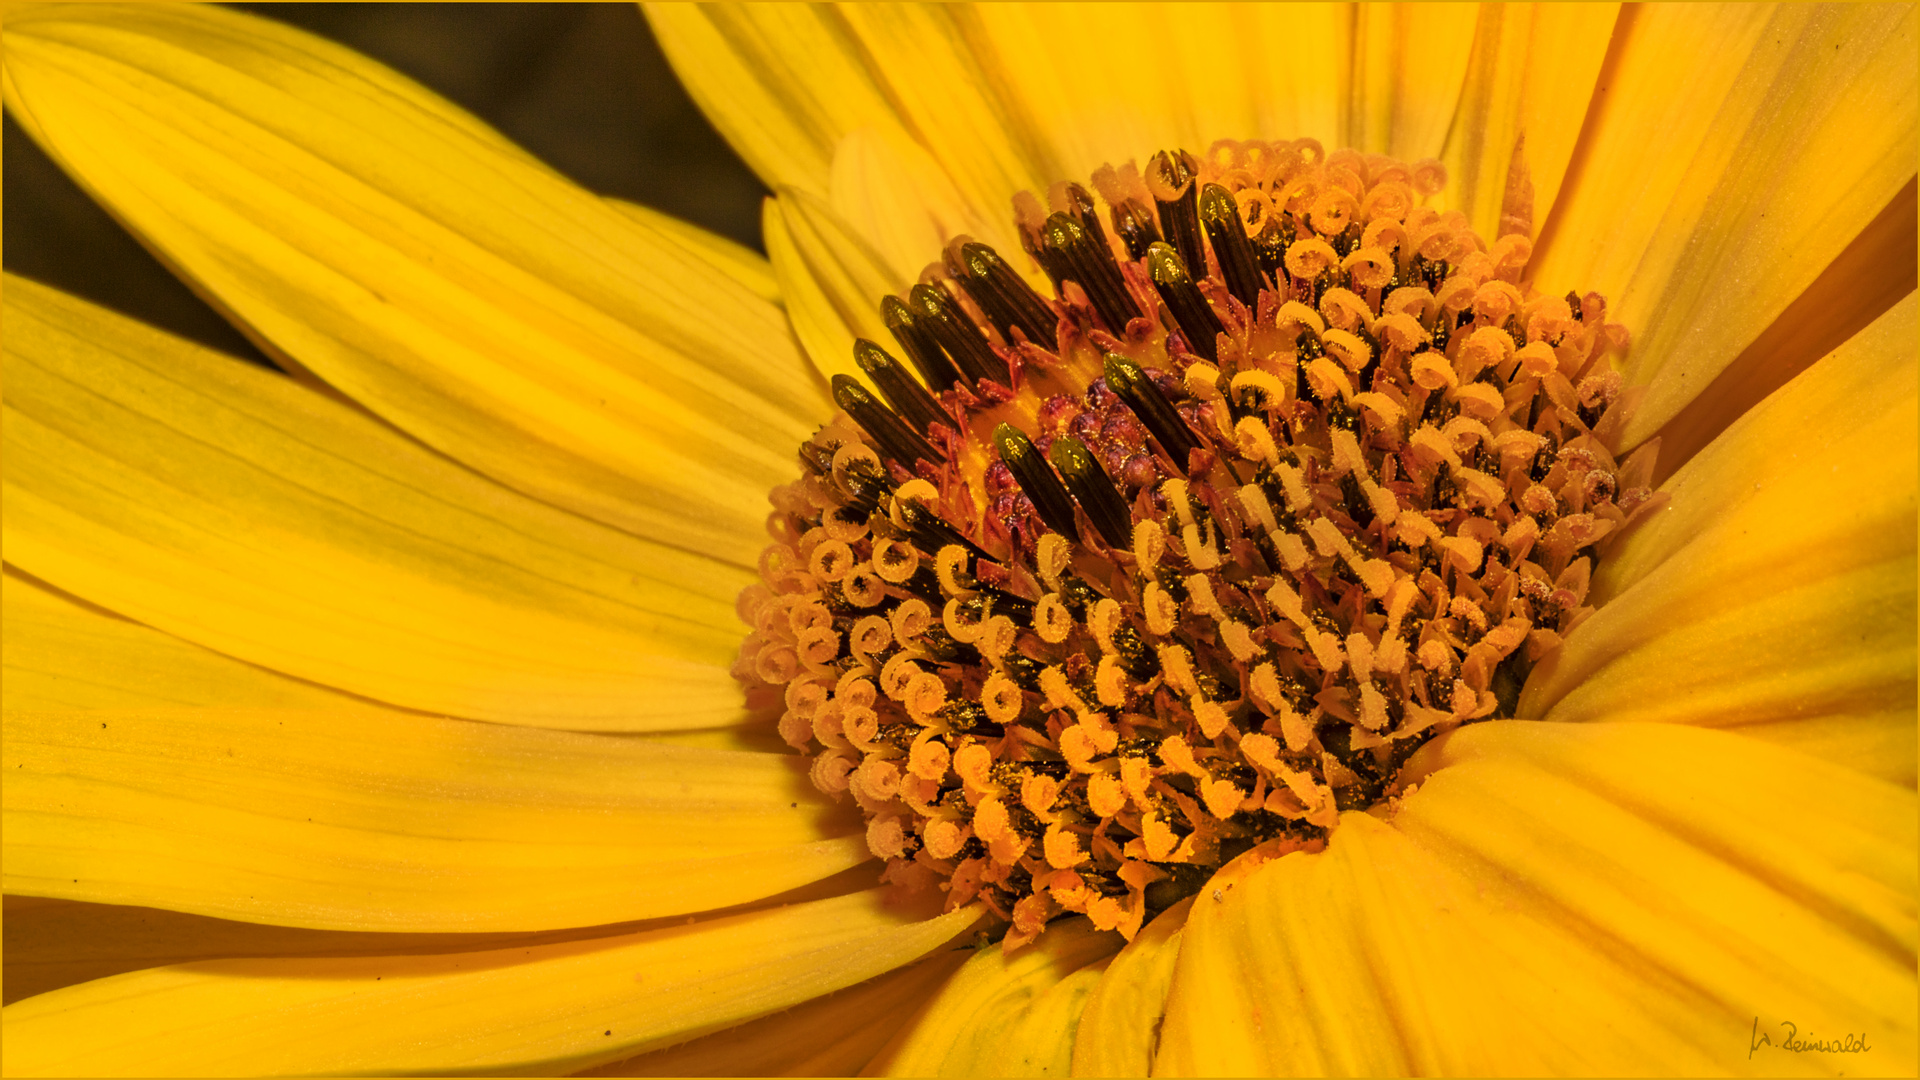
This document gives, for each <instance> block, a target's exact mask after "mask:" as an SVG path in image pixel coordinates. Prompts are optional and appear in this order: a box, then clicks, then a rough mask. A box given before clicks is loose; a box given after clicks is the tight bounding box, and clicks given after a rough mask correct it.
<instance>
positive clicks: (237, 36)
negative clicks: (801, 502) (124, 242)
mask: <svg viewBox="0 0 1920 1080" xmlns="http://www.w3.org/2000/svg"><path fill="white" fill-rule="evenodd" d="M6 44H7V66H6V100H7V104H8V108H9V110H10V111H11V112H12V113H14V114H15V115H17V116H19V117H20V118H21V122H22V124H23V126H25V127H26V128H27V129H28V131H29V132H30V133H32V134H33V136H34V138H35V139H36V140H38V141H39V142H40V143H41V144H42V145H43V146H44V147H45V148H46V149H47V150H48V152H49V154H50V155H51V156H52V157H53V158H54V159H55V160H56V161H58V162H59V163H60V164H61V165H62V167H64V168H65V169H67V170H68V171H69V172H70V173H71V174H73V175H74V176H75V177H76V178H77V179H78V180H79V182H80V183H81V185H82V186H83V187H85V188H87V190H88V191H89V192H90V193H92V194H93V195H94V196H95V198H97V199H99V200H100V201H101V202H102V203H104V204H105V205H106V206H107V207H108V209H109V210H110V211H112V213H113V214H114V216H115V217H116V218H118V219H119V220H120V221H121V222H122V223H124V224H126V225H127V226H128V227H129V228H131V229H132V230H133V231H134V232H135V233H137V234H138V235H139V236H140V238H141V239H142V240H143V241H144V242H145V243H146V244H147V245H148V246H149V247H151V248H153V249H154V250H155V251H156V252H158V253H159V254H160V256H161V258H162V259H163V260H164V261H166V262H167V263H168V264H169V265H170V266H172V267H173V268H175V269H176V270H177V271H179V272H180V273H182V274H183V275H185V276H186V277H187V278H188V279H189V280H190V281H191V282H192V283H193V284H194V285H195V286H196V288H197V289H198V290H200V291H201V292H202V293H203V294H205V295H208V296H210V297H211V298H212V299H213V300H214V302H215V303H216V305H217V306H219V307H221V308H222V309H223V310H225V311H226V312H227V313H228V314H229V315H231V316H232V317H234V318H235V319H237V320H238V321H239V322H240V323H241V324H242V325H243V326H244V327H246V328H247V329H248V330H249V331H250V333H251V335H252V336H253V337H254V338H255V339H256V340H260V341H262V342H263V343H264V344H265V345H266V347H267V348H268V350H269V352H270V353H272V354H273V355H276V356H284V357H288V358H290V359H291V361H292V362H293V363H296V364H297V365H299V366H300V367H302V368H304V369H306V370H308V371H311V372H313V373H314V374H316V375H318V376H319V377H321V378H323V379H325V380H326V381H327V382H329V383H331V384H333V385H334V386H336V387H338V388H339V389H340V390H342V391H344V392H345V393H346V394H348V395H349V396H350V397H352V398H354V399H355V400H356V401H358V402H360V403H362V404H364V405H366V406H367V407H368V408H370V409H372V410H373V411H374V412H375V413H377V414H379V415H380V416H382V417H383V418H385V419H387V420H390V421H391V422H393V423H394V424H395V425H397V426H399V427H401V428H402V429H404V430H406V431H408V432H409V433H411V434H413V435H415V436H417V437H419V438H420V439H421V440H422V441H424V442H426V443H428V444H429V445H431V446H433V447H435V448H436V449H439V450H442V451H444V452H445V453H447V454H449V455H450V456H452V457H454V458H456V459H458V460H460V461H462V462H465V463H467V464H469V465H472V466H474V467H475V468H477V469H479V470H480V471H482V472H484V473H487V474H488V475H491V476H494V477H496V478H499V479H501V480H502V481H504V482H505V483H507V484H508V485H509V486H511V487H514V488H517V489H519V490H522V491H525V492H528V493H531V494H533V495H535V496H537V497H539V498H542V499H545V500H547V501H551V502H554V503H557V504H559V505H562V506H565V507H567V508H569V509H573V510H576V511H578V512H581V513H584V514H586V515H588V516H591V517H595V518H598V519H600V520H603V521H606V522H608V523H611V524H613V525H616V526H618V527H620V528H623V529H627V530H630V531H633V532H635V533H638V534H640V535H642V536H646V537H650V538H653V539H658V540H662V541H665V542H669V543H672V544H675V545H677V546H681V547H684V548H687V549H689V550H695V551H701V552H706V553H710V554H713V555H716V556H718V557H721V558H726V559H730V560H732V561H734V562H736V563H739V564H742V565H751V564H752V562H753V560H754V559H755V558H756V557H757V555H758V549H759V547H760V540H759V535H760V523H761V521H762V519H763V518H764V517H765V512H766V502H765V496H766V492H767V491H768V489H770V488H771V487H772V486H773V485H775V484H777V483H781V482H784V481H785V480H787V479H789V478H790V477H791V473H792V464H791V462H792V447H793V445H794V443H795V442H796V441H797V440H798V439H800V438H803V437H804V436H805V435H806V434H807V432H808V430H809V429H810V427H811V426H812V424H814V423H816V422H817V421H818V419H819V418H820V417H821V416H822V415H824V412H825V399H824V396H823V390H824V387H821V386H820V385H819V384H818V381H817V380H816V379H815V378H814V376H813V375H812V373H811V372H810V371H808V370H807V368H806V365H805V363H804V361H803V360H802V359H801V358H800V356H799V355H798V350H797V349H795V348H794V346H793V343H792V339H791V336H790V335H789V334H788V333H787V330H786V327H785V325H784V320H783V319H782V317H781V313H780V311H779V309H778V308H777V307H775V306H774V305H772V304H769V303H767V302H766V301H765V300H763V299H761V298H760V297H758V296H755V295H754V294H753V293H752V292H751V291H749V290H748V289H747V288H746V287H744V286H742V285H740V284H738V283H737V282H736V281H735V280H733V278H731V277H730V276H729V275H728V274H725V273H723V272H721V271H720V270H718V269H715V268H714V267H713V266H712V265H711V264H710V262H708V261H707V260H705V259H702V258H696V257H693V256H692V255H690V254H689V253H688V252H687V250H686V248H685V247H684V246H683V245H682V244H681V243H680V242H679V241H678V240H676V239H675V238H674V237H672V236H670V235H668V234H664V233H662V232H660V231H659V230H658V229H650V228H648V227H647V226H646V225H643V224H642V223H640V222H639V221H637V220H635V219H634V218H632V217H631V216H629V215H627V214H625V213H622V212H621V211H619V210H617V209H615V208H614V207H613V206H612V205H611V204H609V203H608V202H606V201H605V200H603V199H601V198H599V197H598V196H595V195H593V194H592V193H590V192H587V191H585V190H582V189H581V188H579V187H577V186H575V185H574V184H572V183H570V182H569V181H567V180H565V179H564V178H562V177H560V176H558V175H556V174H554V173H553V172H552V171H551V170H549V169H547V168H546V167H544V166H542V165H540V164H539V163H538V162H536V161H534V160H533V159H532V158H530V157H529V156H528V155H526V154H525V153H524V152H522V151H519V150H517V149H515V148H513V147H512V146H510V145H508V144H507V143H506V142H505V141H504V140H502V139H501V138H500V137H499V136H498V135H495V134H493V133H491V132H488V131H486V130H485V129H484V128H483V127H482V126H481V125H480V124H479V123H478V122H477V121H475V120H473V119H472V118H470V117H467V116H465V115H464V114H460V113H459V112H458V111H457V110H455V109H454V108H453V107H452V106H450V105H448V104H447V103H446V102H444V101H441V100H440V99H438V98H435V97H434V96H432V95H431V94H429V93H428V92H427V91H425V90H423V89H421V88H420V87H418V86H416V85H414V84H413V83H411V82H408V81H406V80H404V79H402V78H400V77H399V76H397V75H395V74H393V73H392V72H390V71H388V70H386V69H385V68H382V67H380V66H379V65H376V64H373V63H372V62H370V61H367V60H365V59H363V58H360V57H358V56H356V55H354V54H353V53H351V52H349V51H347V50H344V49H341V48H339V47H338V46H335V45H332V44H329V43H327V42H324V41H321V40H320V39H317V38H314V37H312V36H310V35H307V34H304V33H301V32H299V31H296V30H293V29H291V28H288V27H285V26H282V25H280V24H277V23H271V22H268V21H265V20H261V19H257V18H253V17H251V16H247V15H243V14H241V13H238V12H235V11H231V10H226V9H219V8H212V7H191V6H183V7H154V6H150V5H135V6H132V7H128V8H112V7H107V6H104V5H103V6H88V5H78V6H75V7H73V8H60V9H53V10H51V11H37V10H36V11H29V12H26V13H21V14H17V15H14V16H12V17H11V18H10V19H9V21H8V23H7V30H6Z"/></svg>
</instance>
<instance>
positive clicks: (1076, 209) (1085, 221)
mask: <svg viewBox="0 0 1920 1080" xmlns="http://www.w3.org/2000/svg"><path fill="white" fill-rule="evenodd" d="M1067 216H1069V217H1071V218H1073V220H1075V221H1077V222H1079V223H1080V227H1081V228H1083V229H1085V230H1087V235H1088V236H1090V237H1092V238H1093V242H1094V243H1096V244H1099V245H1100V246H1101V247H1106V246H1107V231H1106V230H1105V229H1102V228H1101V227H1100V214H1099V207H1097V206H1095V205H1094V202H1093V196H1092V195H1091V194H1089V193H1088V192H1087V189H1086V188H1083V187H1081V186H1080V185H1079V184H1074V183H1069V184H1068V185H1067Z"/></svg>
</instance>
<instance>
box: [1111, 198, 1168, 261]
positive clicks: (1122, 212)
mask: <svg viewBox="0 0 1920 1080" xmlns="http://www.w3.org/2000/svg"><path fill="white" fill-rule="evenodd" d="M1112 214H1113V231H1114V232H1115V233H1116V234H1117V235H1118V236H1119V237H1120V241H1121V243H1124V244H1126V245H1127V257H1128V258H1130V259H1133V260H1134V261H1136V262H1138V261H1139V260H1141V259H1144V258H1146V257H1147V248H1148V247H1149V246H1151V245H1153V244H1157V243H1159V242H1160V227H1159V226H1158V225H1155V224H1154V223H1153V215H1152V214H1150V213H1148V212H1147V209H1146V208H1145V207H1143V206H1140V205H1138V204H1137V203H1133V202H1124V203H1120V204H1119V205H1117V206H1115V207H1114V208H1113V210H1112Z"/></svg>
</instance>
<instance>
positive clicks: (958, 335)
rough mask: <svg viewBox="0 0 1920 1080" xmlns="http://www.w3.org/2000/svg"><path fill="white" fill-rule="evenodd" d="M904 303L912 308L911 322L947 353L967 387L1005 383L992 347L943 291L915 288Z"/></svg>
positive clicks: (1003, 368) (933, 287)
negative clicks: (982, 382) (990, 382)
mask: <svg viewBox="0 0 1920 1080" xmlns="http://www.w3.org/2000/svg"><path fill="white" fill-rule="evenodd" d="M907 302H908V304H909V305H910V306H911V307H912V310H913V317H914V321H916V322H917V323H919V324H920V325H921V326H924V327H926V328H927V332H928V333H930V334H932V335H933V339H934V340H935V341H937V342H939V343H940V347H941V348H943V349H945V350H946V351H947V356H948V357H949V358H951V359H952V360H953V366H954V367H956V368H959V369H960V374H961V375H962V376H964V377H965V378H966V380H967V384H968V385H969V386H972V385H974V384H977V383H978V382H979V381H980V380H981V379H992V380H993V381H995V382H997V383H1001V384H1003V385H1004V384H1005V383H1006V382H1007V381H1008V379H1007V365H1006V364H1004V363H1001V361H1000V358H999V357H998V356H995V355H994V354H993V346H992V345H989V344H987V339H986V336H985V335H983V334H982V333H980V328H979V327H977V326H975V325H973V320H972V319H969V318H967V315H966V312H964V311H961V310H960V308H959V306H958V305H957V304H955V303H954V302H953V298H952V297H950V296H948V295H947V290H946V289H944V288H942V287H940V286H938V285H915V286H914V287H913V291H912V292H910V293H908V294H907Z"/></svg>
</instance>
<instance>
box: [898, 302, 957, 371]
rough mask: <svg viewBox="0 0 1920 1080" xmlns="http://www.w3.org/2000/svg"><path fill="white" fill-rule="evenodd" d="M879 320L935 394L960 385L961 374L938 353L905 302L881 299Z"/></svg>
mask: <svg viewBox="0 0 1920 1080" xmlns="http://www.w3.org/2000/svg"><path fill="white" fill-rule="evenodd" d="M880 321H881V322H883V323H886V324H887V330H888V332H889V333H891V334H893V340H895V341H897V342H899V343H900V348H902V349H904V350H905V351H906V354H907V359H909V360H911V361H913V366H914V367H917V368H919V369H920V374H921V376H922V377H924V378H925V379H926V380H927V385H928V386H930V387H932V388H933V389H934V392H935V393H938V392H940V391H942V390H951V389H953V387H954V386H955V385H956V384H958V383H959V382H960V373H959V372H958V371H955V370H954V368H953V363H952V362H951V361H949V360H948V359H947V354H946V353H943V352H941V351H940V344H939V343H938V342H937V341H935V340H934V338H933V335H932V334H931V333H928V331H927V328H926V327H924V326H922V325H920V321H919V320H918V319H915V318H914V317H913V311H912V309H910V308H908V307H907V302H906V301H904V300H902V299H900V298H899V297H897V296H889V297H886V298H884V299H882V300H881V301H880Z"/></svg>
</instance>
